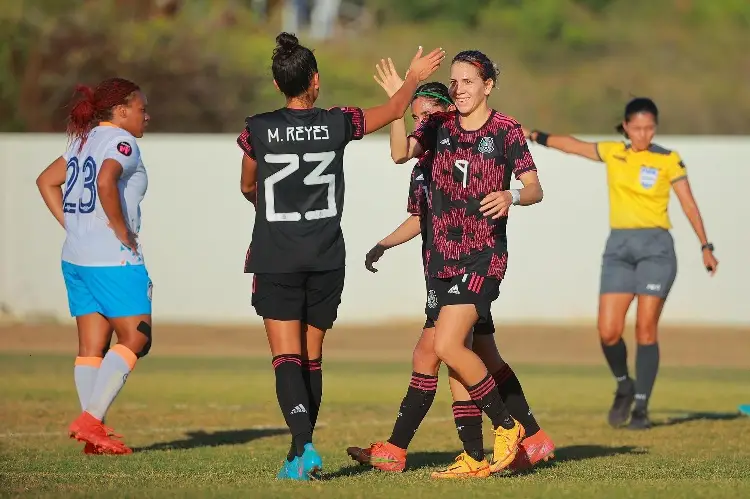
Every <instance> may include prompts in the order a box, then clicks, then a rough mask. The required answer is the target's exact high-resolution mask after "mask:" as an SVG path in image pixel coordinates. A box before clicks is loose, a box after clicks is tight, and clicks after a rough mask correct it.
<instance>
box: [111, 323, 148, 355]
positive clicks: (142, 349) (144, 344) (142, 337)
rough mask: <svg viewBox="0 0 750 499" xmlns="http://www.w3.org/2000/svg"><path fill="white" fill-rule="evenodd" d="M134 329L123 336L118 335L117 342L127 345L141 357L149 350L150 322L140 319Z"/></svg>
mask: <svg viewBox="0 0 750 499" xmlns="http://www.w3.org/2000/svg"><path fill="white" fill-rule="evenodd" d="M135 329H136V330H135V331H134V332H133V333H132V334H128V335H127V336H125V337H124V338H123V337H121V336H120V335H118V338H117V340H118V343H120V344H121V345H123V346H125V347H127V348H128V349H130V350H131V351H132V352H134V353H135V355H136V356H137V357H138V358H139V359H141V358H143V357H145V356H146V355H148V353H149V351H151V324H149V323H147V322H145V321H141V322H139V323H138V326H136V328H135Z"/></svg>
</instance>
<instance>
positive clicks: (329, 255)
mask: <svg viewBox="0 0 750 499" xmlns="http://www.w3.org/2000/svg"><path fill="white" fill-rule="evenodd" d="M276 43H277V47H276V49H275V50H274V53H273V64H272V66H271V70H272V72H273V78H274V84H275V85H276V87H277V88H278V89H279V90H280V91H281V92H282V93H283V94H284V96H285V97H286V105H285V106H284V107H282V108H280V109H277V110H275V111H272V112H269V113H262V114H257V115H254V116H251V117H249V118H247V120H246V126H245V129H244V130H243V131H242V133H241V134H240V135H239V137H238V139H237V143H238V145H239V146H240V148H241V149H242V151H243V152H244V153H245V154H244V156H243V158H242V176H241V180H240V186H241V190H242V193H243V194H244V195H245V197H246V198H247V199H248V200H249V201H250V202H252V203H253V204H254V205H255V206H256V212H255V223H254V225H253V238H252V243H251V247H252V252H250V251H248V255H247V259H246V265H245V271H246V272H250V273H253V274H255V275H254V277H253V296H252V304H253V306H254V307H255V310H256V312H257V313H258V315H260V316H261V317H263V323H264V325H265V328H266V333H267V335H268V343H269V345H270V347H271V355H272V356H273V367H274V372H275V375H276V395H277V398H278V401H279V406H280V408H281V411H282V413H283V415H284V419H285V420H286V423H287V426H288V427H289V430H290V433H291V434H292V445H291V448H290V451H289V454H288V455H287V459H286V460H285V461H284V463H283V465H282V468H281V470H280V471H279V474H278V475H277V478H280V479H292V480H308V479H309V478H311V477H314V476H315V475H316V474H317V473H318V472H319V471H320V470H321V469H322V466H323V465H322V460H321V458H320V455H319V454H318V452H317V451H316V450H315V447H314V446H313V444H312V434H313V430H314V428H315V422H316V420H317V416H318V411H319V410H320V402H321V399H322V391H323V388H322V370H321V354H322V350H323V338H324V336H325V333H326V331H327V330H328V329H330V328H331V327H332V326H333V323H334V321H335V320H336V315H337V310H338V306H339V303H340V302H341V293H342V291H343V288H344V260H345V248H344V238H343V234H342V232H341V216H342V212H343V202H344V161H343V156H344V149H345V148H346V146H347V145H348V144H349V142H351V141H352V140H358V139H361V138H362V137H363V136H364V135H366V134H368V133H372V132H374V131H376V130H378V129H380V128H382V127H384V126H385V125H387V124H389V123H391V122H392V121H393V120H395V119H398V118H400V117H401V116H403V115H404V113H405V112H406V109H407V108H408V107H409V103H410V102H411V96H412V95H413V94H414V91H415V90H416V88H417V85H418V84H419V82H420V81H422V80H424V79H426V78H427V77H429V76H430V75H431V74H432V73H433V72H435V70H437V68H438V67H439V65H440V62H441V61H442V60H443V58H444V54H445V53H444V52H443V51H442V50H440V49H436V50H433V51H432V52H431V53H430V54H428V55H426V56H424V57H422V49H421V48H420V49H419V51H418V52H417V55H416V56H415V57H414V59H413V60H412V62H411V66H410V73H409V78H407V81H406V82H405V83H404V86H403V88H402V89H401V90H400V91H399V92H398V93H397V94H395V95H394V96H393V97H392V98H391V99H390V100H389V101H388V102H387V103H385V104H383V105H381V106H377V107H374V108H370V109H365V110H362V109H359V108H333V109H328V110H326V109H320V108H317V107H315V101H316V99H317V98H318V93H319V90H320V80H319V75H318V64H317V61H316V59H315V56H314V55H313V53H312V51H311V50H310V49H308V48H307V47H303V46H302V45H300V44H299V42H298V40H297V37H295V36H294V35H291V34H288V33H282V34H280V35H279V36H278V37H277V38H276ZM303 366H304V369H303Z"/></svg>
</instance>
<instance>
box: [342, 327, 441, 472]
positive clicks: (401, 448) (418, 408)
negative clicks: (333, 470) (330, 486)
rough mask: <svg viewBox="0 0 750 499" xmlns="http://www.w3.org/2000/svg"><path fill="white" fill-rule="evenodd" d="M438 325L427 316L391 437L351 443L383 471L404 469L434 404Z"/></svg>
mask: <svg viewBox="0 0 750 499" xmlns="http://www.w3.org/2000/svg"><path fill="white" fill-rule="evenodd" d="M434 343H435V325H434V323H433V321H432V320H431V319H427V321H426V322H425V325H424V327H423V329H422V334H421V336H420V337H419V341H417V344H416V346H415V347H414V352H413V354H412V373H411V379H410V380H409V387H408V388H407V390H406V395H405V396H404V398H403V400H402V401H401V406H400V407H399V412H398V415H397V416H396V422H395V423H394V425H393V431H392V432H391V437H390V438H389V439H388V440H387V441H385V442H375V443H373V444H372V445H370V447H367V448H362V447H349V448H348V449H347V450H346V452H347V454H349V456H351V458H352V459H354V460H355V461H357V462H359V463H360V464H370V465H372V466H373V467H374V468H377V469H379V470H382V471H403V470H404V469H405V468H406V454H407V449H408V447H409V444H410V443H411V440H412V438H413V437H414V435H415V434H416V432H417V429H418V428H419V426H420V425H421V424H422V421H424V418H425V416H427V412H429V410H430V407H432V402H433V401H434V400H435V393H436V391H437V381H438V370H439V369H440V359H438V358H437V355H435V347H434Z"/></svg>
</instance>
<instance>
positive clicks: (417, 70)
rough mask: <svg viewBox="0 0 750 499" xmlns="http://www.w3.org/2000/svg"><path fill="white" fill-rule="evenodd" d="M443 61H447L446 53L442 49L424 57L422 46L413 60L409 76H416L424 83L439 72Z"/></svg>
mask: <svg viewBox="0 0 750 499" xmlns="http://www.w3.org/2000/svg"><path fill="white" fill-rule="evenodd" d="M443 59H445V51H444V50H443V49H442V48H437V49H435V50H433V51H432V52H430V53H429V54H427V55H425V56H423V55H422V47H421V46H420V47H419V50H417V53H416V55H414V58H413V59H412V60H411V64H410V65H409V73H408V74H409V76H412V75H414V77H416V78H417V79H418V80H419V81H424V80H426V79H427V78H429V77H430V75H431V74H432V73H434V72H435V71H437V69H438V68H439V67H440V63H442V62H443Z"/></svg>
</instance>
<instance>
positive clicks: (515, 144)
mask: <svg viewBox="0 0 750 499" xmlns="http://www.w3.org/2000/svg"><path fill="white" fill-rule="evenodd" d="M504 145H505V157H506V158H508V164H509V165H510V167H511V169H512V171H513V176H514V177H516V178H518V177H520V176H521V175H523V174H524V173H527V172H535V171H536V164H535V163H534V158H533V157H532V156H531V152H530V151H529V144H528V143H527V142H526V137H524V135H523V130H522V129H521V125H516V126H514V127H513V128H511V129H510V130H508V133H506V134H505V143H504Z"/></svg>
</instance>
